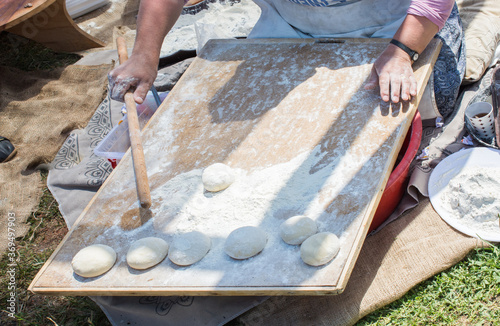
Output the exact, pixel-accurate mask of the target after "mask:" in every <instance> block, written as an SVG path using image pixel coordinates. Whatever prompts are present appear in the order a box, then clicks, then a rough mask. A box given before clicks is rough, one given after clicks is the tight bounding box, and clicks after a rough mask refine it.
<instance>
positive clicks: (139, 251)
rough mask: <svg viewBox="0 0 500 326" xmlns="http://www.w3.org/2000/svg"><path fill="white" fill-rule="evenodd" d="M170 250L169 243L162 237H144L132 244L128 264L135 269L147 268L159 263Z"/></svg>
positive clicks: (128, 253) (128, 254)
mask: <svg viewBox="0 0 500 326" xmlns="http://www.w3.org/2000/svg"><path fill="white" fill-rule="evenodd" d="M167 252H168V243H167V242H166V241H165V240H163V239H160V238H154V237H149V238H142V239H139V240H137V241H135V242H134V243H132V245H131V246H130V248H129V249H128V252H127V264H128V265H129V266H130V267H132V268H135V269H146V268H150V267H153V266H154V265H156V264H159V263H160V262H161V261H162V260H163V259H165V257H166V256H167Z"/></svg>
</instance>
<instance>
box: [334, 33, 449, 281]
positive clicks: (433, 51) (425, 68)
mask: <svg viewBox="0 0 500 326" xmlns="http://www.w3.org/2000/svg"><path fill="white" fill-rule="evenodd" d="M441 46H442V42H441V40H439V39H433V40H431V42H430V43H429V44H428V45H427V47H426V49H425V50H424V51H423V52H422V56H421V58H422V60H420V61H417V63H416V64H415V66H414V73H415V74H416V75H417V74H419V75H422V74H423V76H424V78H423V79H422V84H420V85H418V89H419V90H421V91H420V92H418V93H417V96H416V97H414V98H413V99H412V100H411V102H410V103H409V104H410V105H409V111H408V112H409V113H408V116H409V117H411V118H410V119H407V120H406V121H405V125H404V126H403V128H402V129H401V130H402V131H404V132H402V133H401V134H402V135H400V136H399V139H398V144H397V146H394V147H393V152H394V151H396V150H397V151H399V150H400V149H401V147H402V146H403V143H404V138H405V136H406V133H407V132H408V130H409V128H410V126H411V122H412V120H413V116H414V115H415V114H416V113H417V110H418V105H419V104H420V100H421V99H422V96H423V90H424V88H425V85H426V84H427V82H428V81H429V78H430V76H431V73H432V70H433V68H434V64H435V63H436V60H437V58H438V55H439V51H440V50H441ZM417 80H418V78H417ZM391 154H392V157H393V159H392V160H391V162H390V164H391V166H393V165H394V163H395V161H396V159H397V155H394V154H397V152H396V153H391ZM390 173H391V171H390V169H386V175H385V176H384V178H383V182H382V183H381V187H380V189H379V191H378V192H377V195H376V197H375V199H373V200H372V202H371V203H370V205H369V206H368V207H367V209H369V210H368V211H371V213H370V215H369V217H368V218H365V220H364V221H363V222H362V223H363V224H364V227H362V228H361V229H360V230H362V232H358V235H357V236H356V238H355V243H357V244H358V246H356V247H355V248H353V249H352V250H351V251H350V252H349V255H348V257H347V260H346V264H345V265H344V266H348V268H344V269H343V271H342V272H341V274H340V276H339V279H338V281H337V287H339V288H341V289H345V287H346V286H347V283H348V281H349V278H350V276H351V273H352V271H353V269H354V266H355V263H356V260H357V258H358V256H359V253H360V252H361V248H362V247H363V243H364V240H363V239H364V238H366V236H367V233H368V227H367V225H366V224H370V223H371V221H372V219H373V216H374V215H375V211H376V207H375V206H378V203H379V202H380V199H381V198H382V194H383V192H384V188H385V185H386V184H387V181H388V180H389V176H390Z"/></svg>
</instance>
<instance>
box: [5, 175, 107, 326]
mask: <svg viewBox="0 0 500 326" xmlns="http://www.w3.org/2000/svg"><path fill="white" fill-rule="evenodd" d="M46 176H47V173H42V178H43V180H44V182H46ZM28 223H29V224H30V230H29V232H28V234H26V235H25V236H24V237H23V238H20V239H17V241H16V249H17V257H18V259H17V266H16V267H15V270H16V287H17V291H16V297H17V300H18V302H17V313H16V314H15V318H12V317H11V316H9V315H8V312H7V311H5V310H4V309H5V307H6V306H5V302H7V299H8V298H9V292H10V291H7V289H8V283H9V280H8V277H7V275H6V272H5V271H6V270H7V268H8V267H9V266H8V264H9V263H10V262H9V259H8V256H7V253H5V254H4V255H3V257H2V259H1V260H0V271H4V272H2V274H1V276H0V288H1V289H2V291H0V302H2V304H1V307H2V308H1V309H2V312H1V314H0V325H6V326H7V325H110V324H109V322H108V320H107V318H106V316H105V315H104V313H103V312H102V311H101V310H100V309H99V307H98V306H97V305H96V304H95V303H94V302H93V301H92V300H90V299H89V298H87V297H62V296H61V297H59V296H42V295H37V294H33V293H31V292H29V291H28V290H27V289H28V286H29V284H30V283H31V281H32V280H33V278H34V277H35V275H36V273H37V272H38V270H39V269H40V268H41V267H42V266H43V264H44V263H45V261H47V259H48V258H49V257H50V255H51V254H52V252H53V251H54V249H55V248H56V246H57V245H58V243H59V242H60V241H61V239H62V238H63V237H64V235H65V234H66V233H67V231H68V230H67V228H66V225H65V223H64V220H63V218H62V215H61V213H60V212H59V209H58V204H57V202H56V201H55V199H54V197H52V195H51V193H50V192H49V190H48V189H47V188H46V187H45V188H44V189H43V195H42V198H41V199H40V204H39V206H38V209H37V210H36V212H35V213H33V214H32V216H31V217H30V218H29V220H28Z"/></svg>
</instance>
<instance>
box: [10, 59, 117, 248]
mask: <svg viewBox="0 0 500 326" xmlns="http://www.w3.org/2000/svg"><path fill="white" fill-rule="evenodd" d="M109 69H110V65H100V66H69V67H67V68H59V69H55V70H53V71H38V72H25V71H21V70H17V69H14V68H8V67H1V66H0V76H1V78H0V134H1V135H2V136H3V137H6V138H8V139H10V141H11V142H12V143H13V144H14V146H15V147H16V148H17V155H16V156H15V157H14V158H13V159H12V160H11V161H9V162H5V163H0V253H3V252H4V251H5V249H6V247H7V243H8V241H7V240H8V238H7V231H8V229H7V218H8V216H11V220H12V219H15V226H14V227H11V229H13V230H15V234H16V237H20V236H23V235H24V234H26V232H27V230H28V229H29V227H28V225H26V224H25V222H26V220H27V218H28V217H29V215H30V214H31V212H33V211H34V210H35V209H36V208H37V206H38V202H39V200H40V195H41V192H40V190H41V179H40V173H39V172H38V171H35V168H36V167H37V166H38V165H40V164H43V163H48V162H51V161H52V160H53V158H54V156H55V154H56V153H57V151H58V150H59V148H60V147H61V145H62V143H63V142H64V140H65V139H66V137H67V136H68V134H69V132H70V131H71V130H73V129H75V128H81V127H83V126H85V125H86V124H87V122H88V121H89V119H90V117H91V116H92V114H93V112H94V111H95V109H96V108H97V106H98V105H99V103H100V102H101V100H102V99H103V97H104V95H105V92H106V85H107V77H106V76H107V72H108V71H109ZM12 216H13V217H14V218H12Z"/></svg>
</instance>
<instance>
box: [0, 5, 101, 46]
mask: <svg viewBox="0 0 500 326" xmlns="http://www.w3.org/2000/svg"><path fill="white" fill-rule="evenodd" d="M0 12H2V15H1V16H0V31H3V30H6V31H7V32H9V33H13V34H16V35H20V36H22V37H25V38H28V39H31V40H33V41H36V42H38V43H41V44H43V45H45V46H47V47H49V48H51V49H53V50H55V51H63V52H75V51H83V50H87V49H91V48H96V47H102V46H104V43H102V42H101V41H100V40H98V39H97V38H95V37H93V36H91V35H89V34H87V33H86V32H85V31H83V30H82V29H81V28H80V27H78V25H77V24H75V22H74V21H73V19H72V18H71V17H70V16H69V14H68V12H67V10H66V0H34V1H26V0H23V1H4V2H2V3H1V4H0Z"/></svg>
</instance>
